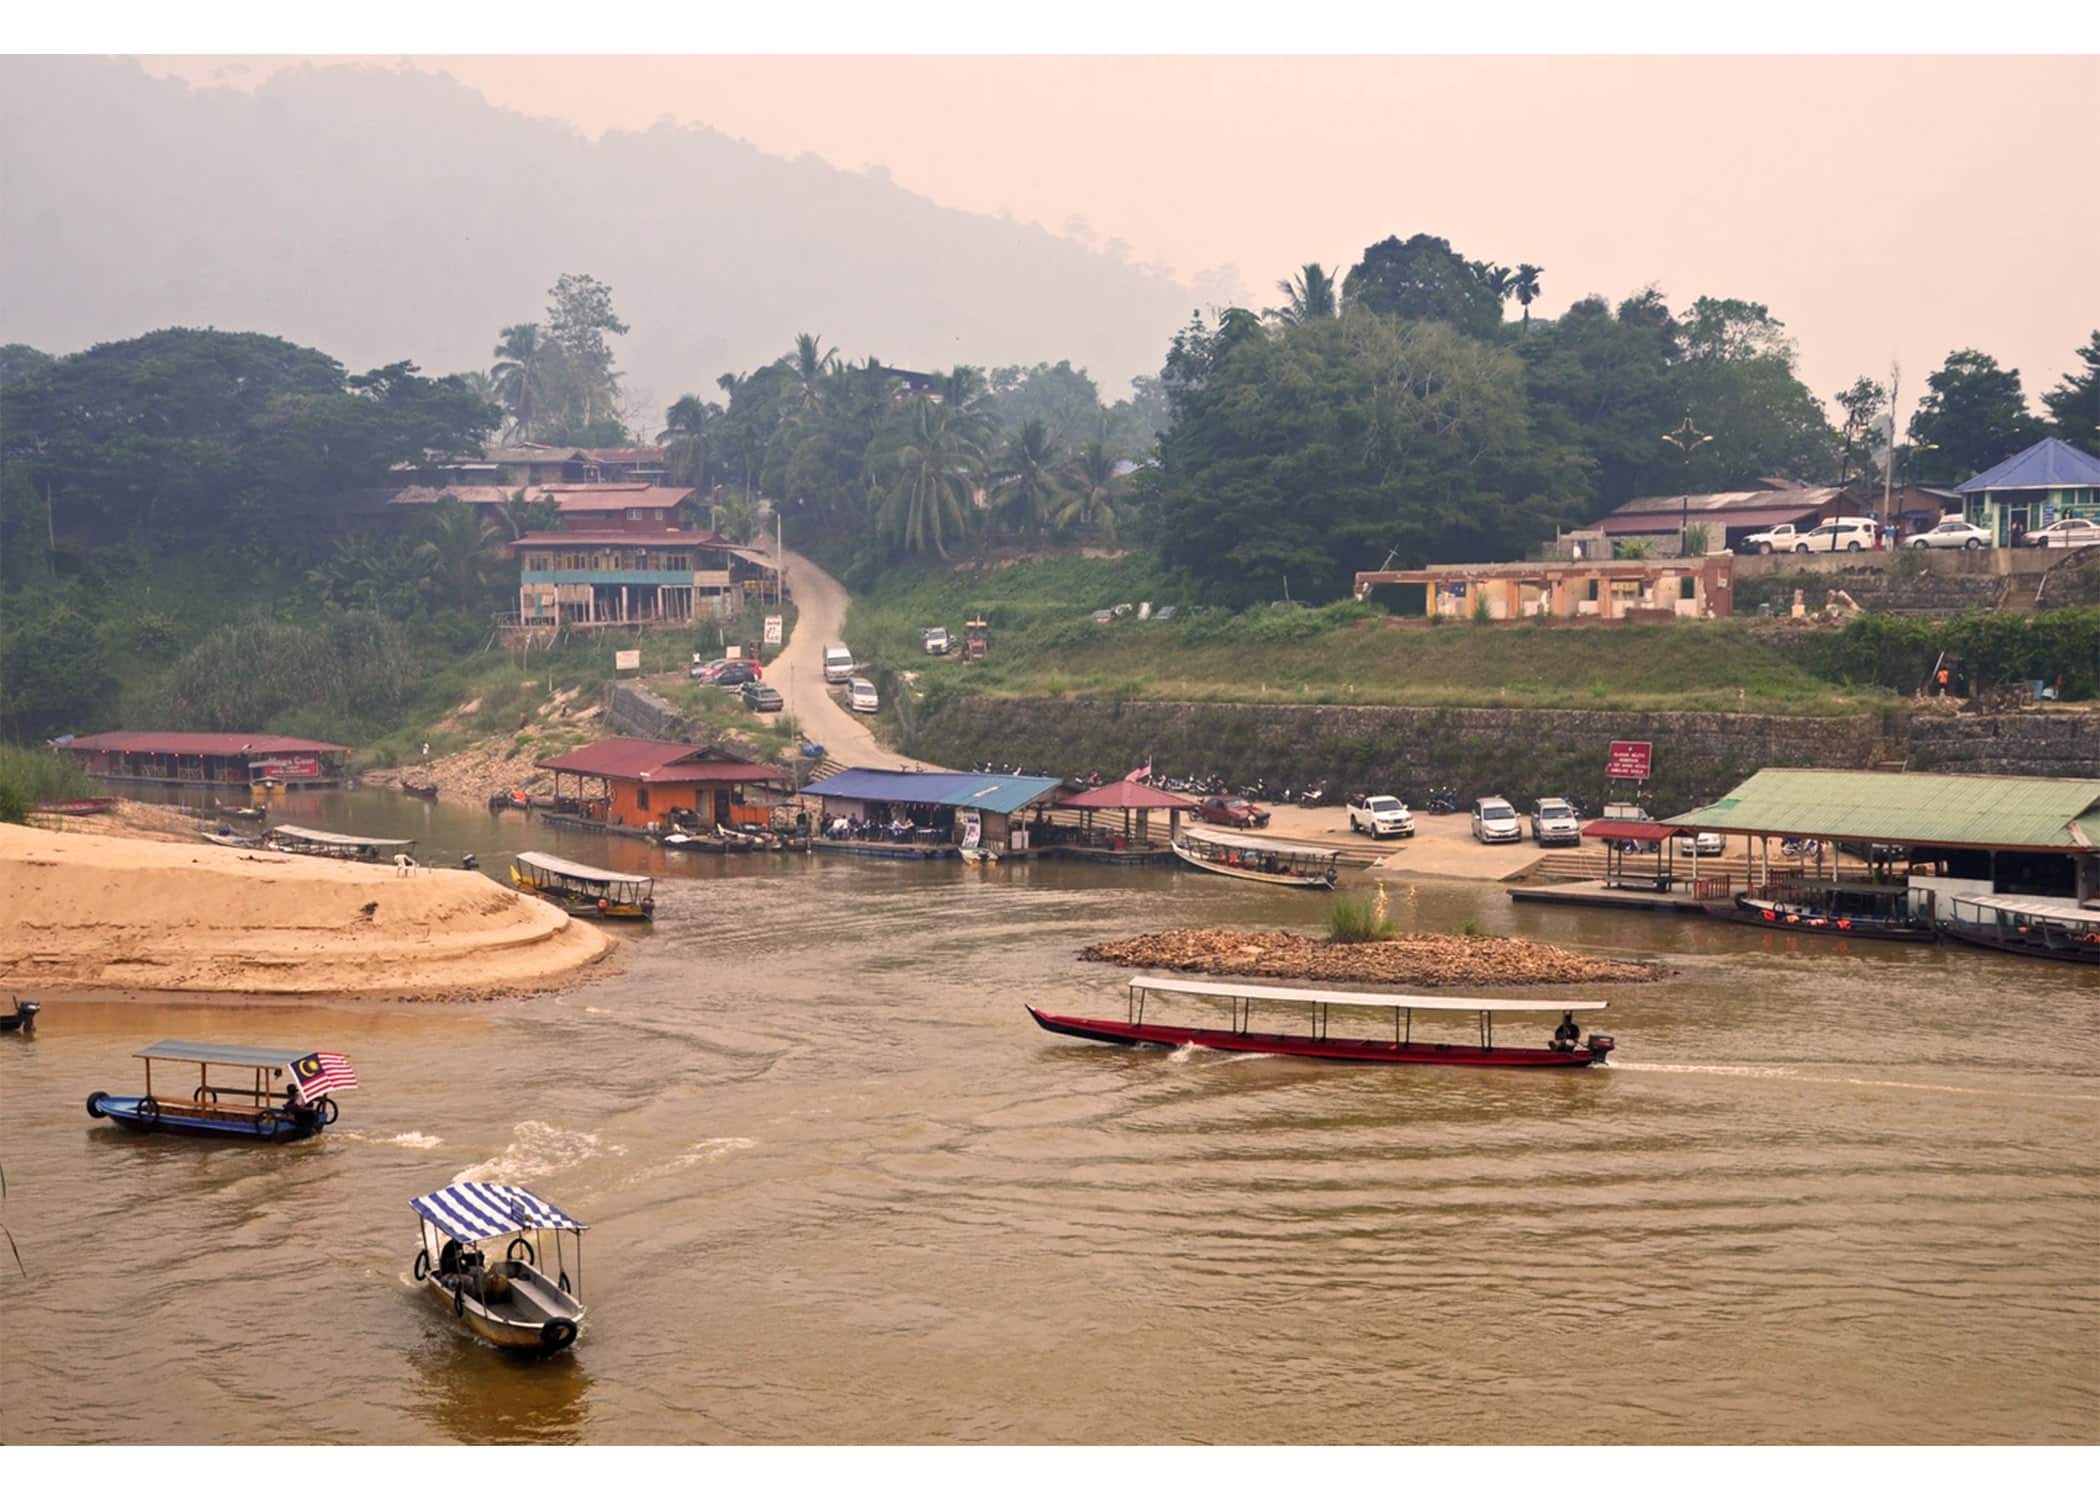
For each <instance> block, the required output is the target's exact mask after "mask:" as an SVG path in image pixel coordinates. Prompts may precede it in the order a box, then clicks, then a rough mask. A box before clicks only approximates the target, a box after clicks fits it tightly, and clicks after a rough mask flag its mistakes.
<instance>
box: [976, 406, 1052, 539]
mask: <svg viewBox="0 0 2100 1500" xmlns="http://www.w3.org/2000/svg"><path fill="white" fill-rule="evenodd" d="M1061 488H1062V486H1061V485H1060V483H1059V481H1058V475H1057V442H1056V440H1055V439H1053V438H1052V437H1051V436H1050V428H1049V426H1048V425H1047V424H1046V423H1045V422H1044V421H1043V419H1042V418H1040V417H1031V418H1030V419H1029V420H1028V421H1027V422H1025V423H1023V424H1022V426H1021V430H1020V431H1019V432H1017V433H1015V434H1014V435H1013V436H1012V437H1010V438H1008V439H1007V441H1006V452H1005V454H1004V455H1003V457H1002V459H1001V462H1000V467H999V477H998V482H997V483H996V484H995V485H994V486H993V491H992V493H993V496H994V499H993V502H992V503H993V505H994V506H995V507H996V508H997V509H998V510H999V511H1000V513H1001V514H1002V515H1004V516H1005V517H1006V518H1007V521H1008V524H1009V525H1011V526H1012V527H1013V529H1014V530H1015V531H1017V532H1019V531H1027V532H1032V533H1036V534H1040V533H1041V532H1042V529H1043V523H1044V522H1045V521H1047V520H1049V519H1050V513H1051V509H1052V507H1054V506H1055V505H1056V503H1057V500H1058V491H1059V490H1060V489H1061Z"/></svg>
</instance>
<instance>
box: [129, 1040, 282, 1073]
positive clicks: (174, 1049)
mask: <svg viewBox="0 0 2100 1500" xmlns="http://www.w3.org/2000/svg"><path fill="white" fill-rule="evenodd" d="M313 1050H314V1049H313V1048H311V1047H238V1046H234V1045H232V1044H231V1043H226V1042H155V1043H154V1044H153V1045H152V1046H150V1047H144V1048H141V1049H140V1050H139V1051H137V1052H134V1053H132V1054H131V1055H132V1056H133V1057H150V1058H152V1059H153V1060H154V1061H155V1062H193V1063H224V1064H226V1065H227V1066H228V1067H237V1068H289V1067H290V1066H291V1065H292V1064H293V1063H295V1062H297V1061H298V1060H299V1059H300V1058H302V1057H304V1056H306V1055H307V1053H309V1052H311V1051H313Z"/></svg>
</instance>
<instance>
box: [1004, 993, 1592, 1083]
mask: <svg viewBox="0 0 2100 1500" xmlns="http://www.w3.org/2000/svg"><path fill="white" fill-rule="evenodd" d="M1178 999H1191V1000H1202V1001H1210V1002H1216V1001H1218V1000H1224V1001H1227V1002H1228V1003H1229V1004H1230V1005H1231V1007H1232V1019H1231V1023H1230V1025H1228V1026H1223V1027H1218V1026H1190V1025H1186V1024H1184V1023H1182V1022H1180V1021H1166V1020H1163V1019H1161V1018H1160V1015H1159V1012H1160V1010H1161V1009H1162V1008H1163V1006H1164V1004H1165V1002H1167V1001H1171V1000H1178ZM1148 1005H1149V1006H1150V1008H1151V1009H1152V1012H1153V1015H1152V1017H1151V1018H1150V1019H1147V1017H1146V1014H1145V1012H1146V1009H1147V1006H1148ZM1257 1005H1259V1006H1261V1007H1262V1008H1263V1011H1264V1014H1263V1017H1262V1021H1263V1025H1264V1028H1265V1029H1261V1030H1257V1029H1256V1025H1255V1020H1254V1011H1255V1007H1256V1006H1257ZM1606 1008H1607V1006H1606V1002H1604V1001H1602V1000H1582V1001H1571V1000H1470V999H1463V998H1460V997H1458V996H1456V995H1391V994H1380V993H1376V992H1361V991H1348V990H1303V989H1280V988H1276V987H1274V986H1270V985H1258V984H1242V983H1239V982H1237V981H1232V980H1226V981H1218V980H1203V979H1167V978H1158V977H1154V976H1152V975H1143V976H1140V977H1139V978H1136V979H1133V980H1131V981H1130V1003H1129V1010H1128V1013H1127V1015H1126V1016H1125V1018H1124V1019H1123V1020H1120V1021H1110V1020H1095V1019H1092V1018H1089V1017H1084V1016H1059V1015H1052V1014H1050V1013H1049V1012H1047V1011H1040V1010H1037V1009H1036V1008H1035V1007H1034V1006H1032V1005H1031V1006H1029V1007H1028V1014H1030V1015H1031V1016H1033V1017H1035V1024H1036V1025H1038V1026H1040V1027H1042V1028H1043V1030H1045V1031H1052V1032H1056V1033H1057V1034H1058V1035H1059V1036H1071V1037H1079V1038H1081V1039H1082V1040H1084V1041H1089V1042H1115V1043H1118V1044H1120V1045H1122V1046H1126V1047H1136V1046H1156V1047H1209V1048H1213V1049H1215V1050H1216V1051H1219V1052H1265V1053H1271V1054H1273V1055H1275V1056H1279V1057H1315V1058H1320V1059H1322V1060H1324V1061H1328V1062H1356V1063H1431V1064H1443V1065H1445V1066H1448V1067H1471V1068H1483V1067H1485V1068H1587V1067H1592V1066H1595V1065H1596V1064H1598V1063H1601V1062H1604V1061H1605V1060H1606V1059H1607V1058H1609V1057H1610V1055H1611V1052H1612V1050H1613V1047H1614V1045H1615V1044H1614V1042H1613V1041H1612V1039H1611V1038H1610V1037H1608V1036H1605V1035H1603V1034H1601V1033H1599V1032H1591V1033H1590V1035H1589V1036H1588V1038H1587V1039H1582V1038H1580V1037H1577V1038H1575V1039H1573V1040H1564V1039H1559V1038H1556V1040H1555V1041H1554V1042H1553V1043H1552V1044H1551V1045H1548V1046H1540V1047H1509V1046H1497V1045H1496V1044H1495V1016H1496V1015H1497V1014H1519V1015H1534V1016H1541V1015H1546V1014H1550V1013H1552V1012H1556V1011H1558V1012H1563V1013H1566V1014H1564V1015H1563V1020H1564V1021H1568V1022H1570V1023H1571V1024H1570V1029H1571V1030H1572V1029H1573V1027H1572V1013H1573V1012H1575V1011H1596V1010H1604V1009H1606ZM1337 1009H1339V1010H1340V1011H1341V1012H1342V1014H1343V1015H1344V1016H1359V1015H1368V1014H1372V1013H1376V1012H1379V1011H1384V1012H1387V1013H1388V1014H1389V1015H1390V1017H1391V1019H1392V1034H1391V1035H1390V1036H1387V1035H1386V1034H1385V1032H1384V1026H1383V1023H1380V1025H1379V1027H1378V1030H1377V1032H1376V1033H1375V1034H1374V1033H1372V1032H1371V1031H1370V1030H1369V1029H1368V1028H1364V1027H1362V1026H1359V1028H1358V1034H1355V1035H1341V1036H1337V1035H1335V1033H1334V1031H1333V1021H1334V1015H1335V1012H1336V1010H1337ZM1418 1010H1419V1011H1430V1012H1450V1011H1459V1012H1466V1013H1470V1014H1472V1015H1473V1016H1474V1017H1475V1018H1476V1020H1477V1022H1478V1025H1479V1033H1478V1039H1477V1041H1474V1042H1441V1041H1432V1040H1428V1039H1425V1040H1423V1041H1419V1042H1418V1041H1416V1040H1415V1036H1414V1026H1415V1012H1416V1011H1418ZM1294 1016H1295V1017H1297V1018H1298V1019H1297V1021H1296V1023H1295V1024H1294V1025H1293V1029H1291V1030H1289V1031H1284V1030H1277V1029H1272V1028H1275V1027H1279V1026H1282V1025H1283V1024H1285V1023H1286V1021H1287V1020H1289V1019H1290V1018H1291V1017H1294ZM1272 1017H1273V1018H1274V1019H1273V1020H1272V1019H1271V1018H1272Z"/></svg>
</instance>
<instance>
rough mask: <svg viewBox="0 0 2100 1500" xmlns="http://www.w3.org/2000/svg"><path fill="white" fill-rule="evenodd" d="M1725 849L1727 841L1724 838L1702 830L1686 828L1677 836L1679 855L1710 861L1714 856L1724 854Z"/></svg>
mask: <svg viewBox="0 0 2100 1500" xmlns="http://www.w3.org/2000/svg"><path fill="white" fill-rule="evenodd" d="M1727 848H1728V840H1727V838H1726V837H1724V836H1723V835H1721V834H1718V833H1713V832H1710V831H1709V830H1707V829H1704V828H1700V829H1690V828H1687V829H1686V830H1685V831H1684V832H1682V833H1680V834H1678V835H1677V852H1678V853H1679V854H1683V855H1687V856H1697V857H1698V858H1700V859H1711V858H1712V857H1713V856H1714V855H1716V854H1721V853H1725V852H1726V851H1727Z"/></svg>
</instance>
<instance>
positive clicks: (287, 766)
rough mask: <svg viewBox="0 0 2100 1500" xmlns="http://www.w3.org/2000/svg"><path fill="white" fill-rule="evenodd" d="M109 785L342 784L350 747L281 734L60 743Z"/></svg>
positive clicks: (127, 733)
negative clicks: (124, 783)
mask: <svg viewBox="0 0 2100 1500" xmlns="http://www.w3.org/2000/svg"><path fill="white" fill-rule="evenodd" d="M56 748H57V749H59V750H61V751H64V752H65V753H66V754H68V755H71V756H73V757H75V758H76V759H77V760H78V761H79V763H80V768H81V769H82V770H84V771H86V772H87V773H88V774H89V775H90V776H95V777H99V778H101V779H102V780H104V781H150V782H159V783H163V784H168V785H175V786H186V785H198V786H220V787H229V786H231V787H247V786H254V785H259V784H261V783H264V782H277V783H278V784H280V785H283V786H339V785H341V784H342V782H343V780H344V777H345V776H346V774H347V771H346V765H347V762H348V760H349V757H350V751H349V749H348V747H346V746H343V745H331V744H329V743H327V742H326V741H325V740H302V739H295V738H292V737H290V736H287V735H281V734H193V733H183V732H179V731H178V732H173V733H167V732H145V731H137V730H113V731H111V732H110V733H107V734H90V735H83V736H80V737H79V738H76V739H69V740H66V741H63V742H57V743H56Z"/></svg>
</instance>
